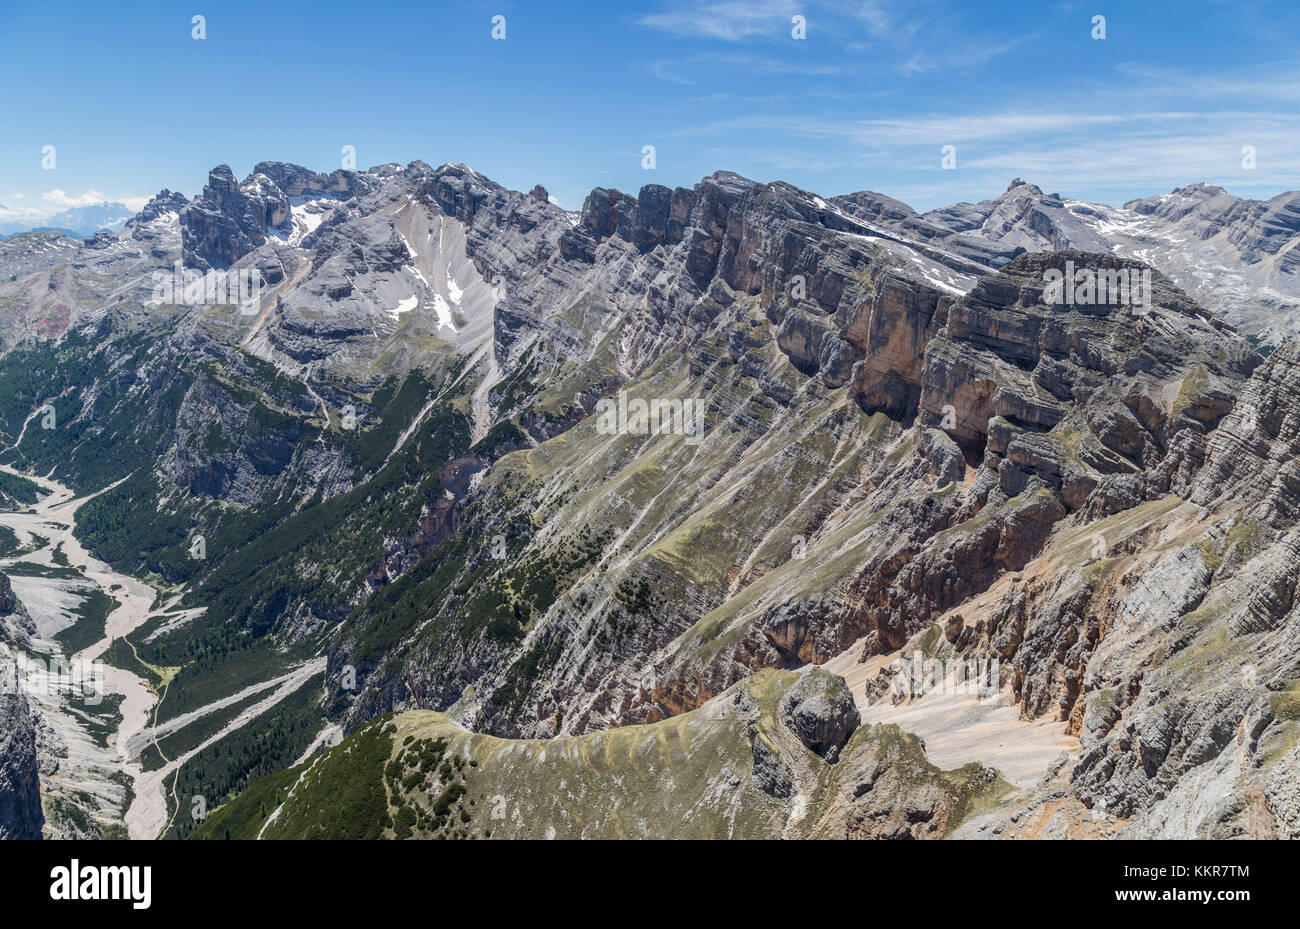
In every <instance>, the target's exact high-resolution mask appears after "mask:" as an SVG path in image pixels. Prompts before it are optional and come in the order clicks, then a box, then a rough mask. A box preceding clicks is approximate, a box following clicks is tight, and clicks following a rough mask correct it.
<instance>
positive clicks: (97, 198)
mask: <svg viewBox="0 0 1300 929" xmlns="http://www.w3.org/2000/svg"><path fill="white" fill-rule="evenodd" d="M41 199H42V200H43V201H45V203H46V204H48V205H49V206H51V207H53V208H54V209H55V210H68V209H71V208H72V207H76V206H94V205H95V204H97V203H105V202H107V201H108V198H107V197H105V196H104V195H103V194H102V193H100V192H99V191H98V190H87V191H86V192H85V193H84V194H82V195H81V196H79V197H70V196H68V195H67V194H66V193H64V192H63V191H62V190H59V189H58V188H55V189H54V190H47V191H45V193H43V194H41Z"/></svg>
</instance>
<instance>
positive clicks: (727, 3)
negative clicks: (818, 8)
mask: <svg viewBox="0 0 1300 929" xmlns="http://www.w3.org/2000/svg"><path fill="white" fill-rule="evenodd" d="M798 12H799V7H798V5H797V4H796V3H793V2H791V0H755V2H745V0H722V2H712V3H708V2H706V3H675V4H673V6H672V7H670V8H669V9H667V10H664V11H663V12H660V13H651V14H650V15H648V16H643V17H641V18H640V19H639V20H637V22H639V23H640V24H641V25H643V26H649V27H650V28H652V29H660V30H662V31H664V32H668V33H671V34H672V35H675V36H678V37H682V38H687V37H694V38H706V39H721V40H722V41H724V42H740V41H742V40H744V39H747V38H750V37H751V36H759V35H767V36H777V35H780V34H782V33H784V32H786V31H788V30H789V28H790V19H791V17H793V16H794V15H795V14H797V13H798Z"/></svg>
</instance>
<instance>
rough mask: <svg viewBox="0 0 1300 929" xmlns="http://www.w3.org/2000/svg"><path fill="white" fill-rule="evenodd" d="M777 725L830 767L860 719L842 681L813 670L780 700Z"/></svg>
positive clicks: (837, 677) (821, 671) (831, 675)
mask: <svg viewBox="0 0 1300 929" xmlns="http://www.w3.org/2000/svg"><path fill="white" fill-rule="evenodd" d="M781 722H783V723H785V725H786V726H787V727H788V728H789V729H790V731H791V732H793V733H794V734H795V735H797V736H798V737H799V741H800V742H802V743H803V744H804V745H805V746H806V747H807V748H808V749H809V751H812V752H814V753H815V754H817V755H820V756H821V757H822V758H825V759H826V760H827V761H829V762H830V763H831V764H834V763H835V762H836V761H838V760H839V755H840V749H842V748H843V747H844V744H845V743H846V742H848V740H849V736H851V735H853V732H854V730H856V729H857V728H858V726H860V725H861V724H862V717H861V716H860V715H859V714H858V708H857V705H856V704H855V703H854V702H853V695H852V694H851V693H849V688H848V685H846V684H845V683H844V678H842V677H839V676H838V675H834V674H831V673H829V672H827V671H823V670H821V669H820V668H817V669H813V670H810V671H808V672H807V673H805V674H802V675H800V677H799V679H798V680H797V681H796V682H795V683H794V685H793V686H792V687H791V688H790V690H789V691H788V692H787V693H786V695H785V696H784V697H783V698H782V699H781Z"/></svg>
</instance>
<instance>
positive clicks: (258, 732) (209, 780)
mask: <svg viewBox="0 0 1300 929" xmlns="http://www.w3.org/2000/svg"><path fill="white" fill-rule="evenodd" d="M320 687H321V678H320V677H315V678H312V679H311V680H310V681H308V682H307V683H306V684H304V685H303V686H302V687H301V688H299V689H298V690H297V691H296V692H294V693H293V694H291V695H290V696H288V697H286V698H285V700H284V701H283V702H281V703H280V704H279V705H278V706H276V707H275V708H274V709H273V710H270V711H268V712H267V713H264V714H263V715H261V716H259V717H258V718H257V719H255V720H253V721H252V722H250V723H249V724H248V725H246V726H244V727H243V728H241V729H238V730H236V731H235V732H232V733H230V734H229V735H228V736H226V737H225V738H224V739H221V740H220V741H219V742H216V743H215V744H213V745H210V746H208V747H207V748H205V749H204V750H203V751H201V752H199V753H198V754H197V755H195V756H194V757H193V758H192V759H191V760H190V761H189V763H188V764H185V765H182V766H181V768H180V769H179V770H178V771H177V772H176V774H175V775H174V776H173V777H172V778H171V779H170V780H169V781H168V782H167V783H168V785H169V786H174V790H175V794H176V796H177V797H178V798H180V805H179V810H178V812H177V815H176V816H175V817H174V819H173V822H172V825H171V828H170V829H169V830H168V831H167V832H166V833H165V836H166V837H167V838H186V837H187V836H188V835H189V834H190V833H191V832H193V831H194V829H195V827H196V825H198V824H196V823H195V822H194V821H193V819H191V818H190V815H189V810H190V808H191V806H190V805H191V803H192V802H193V798H195V797H203V798H204V799H205V800H206V801H207V806H208V809H209V810H212V809H213V808H215V807H216V806H218V805H220V804H222V803H225V802H227V801H229V800H230V799H231V798H233V797H235V796H236V795H238V794H240V792H241V791H243V790H244V788H245V787H247V786H248V785H249V784H251V783H253V782H254V781H256V780H258V779H259V778H263V777H266V776H267V775H275V776H277V777H278V776H280V775H281V774H283V773H284V772H285V769H286V768H288V767H289V766H291V765H292V764H293V763H294V762H295V761H296V760H297V759H298V758H299V757H301V755H302V753H303V752H305V751H306V750H307V746H308V745H310V744H311V741H312V739H313V738H315V736H316V733H317V731H318V730H319V729H320V722H319V720H320V716H321V709H320V700H321V690H320ZM211 728H213V729H216V728H219V726H212V727H211ZM267 812H268V813H269V812H270V810H268V811H267Z"/></svg>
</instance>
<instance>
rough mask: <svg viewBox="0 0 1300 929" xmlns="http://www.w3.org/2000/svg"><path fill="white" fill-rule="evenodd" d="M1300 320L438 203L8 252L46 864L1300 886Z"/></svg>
mask: <svg viewBox="0 0 1300 929" xmlns="http://www.w3.org/2000/svg"><path fill="white" fill-rule="evenodd" d="M178 267H179V268H181V269H184V270H188V271H192V272H196V273H204V272H211V275H210V277H211V278H217V277H219V276H220V275H222V274H228V273H247V274H249V275H253V276H255V277H256V278H257V279H258V280H260V281H261V282H262V284H261V287H260V292H259V293H258V294H257V299H256V302H255V303H254V304H252V305H244V306H240V305H237V304H236V305H231V304H214V303H211V302H204V301H202V300H197V301H196V300H189V299H183V300H182V299H179V298H178V296H177V293H178V292H179V291H180V290H184V288H176V289H170V290H169V289H166V288H163V289H162V290H161V291H160V289H159V281H161V280H165V279H168V277H169V276H171V275H175V274H176V273H177V268H178ZM1067 267H1068V268H1070V269H1088V270H1089V272H1090V273H1092V274H1093V275H1094V276H1096V277H1097V278H1099V279H1102V280H1105V279H1108V278H1109V279H1123V280H1138V279H1142V280H1145V281H1148V282H1149V283H1148V284H1147V288H1146V289H1148V290H1149V300H1147V301H1145V302H1144V303H1143V304H1142V305H1140V306H1138V305H1135V299H1134V295H1133V294H1128V295H1127V296H1126V297H1116V295H1115V294H1114V293H1113V292H1112V293H1110V294H1106V293H1103V292H1100V291H1097V292H1093V291H1091V290H1090V291H1089V294H1091V296H1088V297H1087V299H1075V300H1071V301H1066V302H1062V301H1059V300H1055V301H1054V300H1052V299H1050V298H1048V297H1045V295H1044V287H1045V281H1047V280H1049V279H1055V280H1058V281H1059V280H1060V279H1061V276H1062V274H1063V273H1064V272H1065V271H1066V269H1067ZM1298 272H1300V193H1289V194H1284V195H1281V196H1279V197H1276V198H1274V199H1273V200H1270V201H1267V202H1260V201H1250V200H1241V199H1238V198H1236V197H1233V196H1231V195H1229V194H1228V193H1226V192H1225V191H1223V190H1221V189H1219V188H1215V187H1210V186H1207V185H1194V186H1191V187H1185V188H1181V189H1178V190H1175V191H1173V192H1172V193H1169V194H1161V195H1157V196H1152V197H1149V198H1146V199H1142V200H1137V201H1133V202H1130V203H1128V204H1126V205H1124V207H1123V208H1114V207H1110V206H1105V205H1099V204H1091V203H1085V202H1081V201H1077V200H1072V199H1070V198H1068V197H1062V196H1060V195H1057V194H1045V193H1043V191H1041V190H1040V189H1039V188H1037V187H1035V186H1034V185H1032V184H1029V183H1025V182H1023V181H1020V180H1016V181H1014V182H1012V184H1011V186H1010V187H1009V188H1008V189H1007V191H1006V192H1005V193H1004V194H1003V195H1002V196H1000V197H998V198H997V199H995V200H988V201H984V202H980V203H974V204H971V203H959V204H956V205H954V206H951V207H947V208H944V209H938V210H934V211H931V212H928V213H924V214H921V213H917V212H915V211H913V210H912V209H910V208H909V207H907V206H906V205H905V204H903V203H901V202H899V201H897V200H894V199H891V198H889V197H887V196H884V195H881V194H877V193H872V192H869V191H863V192H859V193H854V194H850V195H847V196H839V197H833V198H828V199H823V198H822V197H819V196H816V195H814V194H812V193H809V192H805V191H803V190H799V189H797V188H795V187H792V186H790V185H787V184H784V183H767V184H764V183H756V182H753V181H750V180H747V179H745V178H743V177H740V176H738V175H735V174H731V173H727V172H719V173H716V174H714V175H712V176H710V177H707V178H704V179H703V180H701V181H700V182H699V183H698V184H696V185H695V186H694V187H693V188H691V189H685V188H677V189H669V188H667V187H662V186H657V185H653V184H652V185H648V186H646V187H643V188H642V189H641V190H640V192H639V193H637V194H635V195H633V194H626V193H622V192H620V191H617V190H606V189H600V188H597V189H595V190H593V191H592V192H591V193H590V194H589V195H588V196H587V198H586V201H585V203H583V205H582V208H581V210H580V211H577V212H571V211H566V210H565V209H563V208H561V207H560V206H559V205H558V204H556V203H555V202H553V201H552V199H551V198H550V197H549V196H548V194H547V192H546V190H545V189H543V188H542V187H540V186H538V187H536V188H534V189H533V190H532V191H530V192H527V193H521V192H516V191H511V190H507V189H505V188H503V187H501V186H499V185H497V184H495V183H493V182H492V181H491V180H489V179H488V178H486V177H483V176H482V175H480V174H478V173H477V172H475V171H474V170H473V169H471V168H469V167H466V166H463V165H456V164H447V165H443V166H442V167H438V168H433V167H430V166H429V165H427V164H424V163H423V162H418V161H417V162H413V163H411V164H409V165H407V166H405V167H402V166H399V165H391V164H390V165H383V166H380V167H376V168H372V169H370V170H368V171H364V172H358V171H346V170H340V171H335V172H333V173H330V174H318V173H316V172H313V171H311V170H308V169H306V168H302V167H298V166H296V165H291V164H285V163H280V162H264V163H261V164H258V165H257V166H256V167H255V168H254V169H253V172H252V173H251V174H250V175H249V176H248V177H247V178H246V179H245V180H243V181H242V182H241V181H239V180H237V179H236V177H235V175H234V173H233V172H232V171H231V169H230V168H229V167H227V166H225V165H222V166H219V167H216V168H214V169H213V170H212V171H211V173H210V176H209V180H208V183H207V186H206V187H204V189H203V190H202V192H201V193H199V194H198V195H197V196H196V197H194V198H193V199H189V198H187V197H185V196H183V195H181V194H178V193H172V192H170V191H166V190H164V191H162V192H161V193H160V194H158V195H157V196H156V197H154V198H153V199H152V200H151V201H150V202H149V203H148V205H147V206H145V207H144V209H143V210H142V211H141V212H139V213H138V214H136V215H135V216H134V217H133V218H131V219H130V220H129V221H128V222H127V223H126V225H125V227H124V228H122V229H121V230H120V231H111V230H105V231H101V232H98V233H95V234H93V235H90V236H89V237H88V238H85V239H84V240H82V239H75V238H71V237H68V236H65V235H63V234H61V233H59V232H53V231H37V232H28V233H23V234H19V235H14V236H10V237H8V238H4V239H3V240H0V350H2V352H3V354H2V355H0V445H2V446H3V449H4V451H3V454H2V455H0V682H8V686H5V687H4V688H0V836H4V837H29V838H36V837H41V836H44V837H51V838H60V837H81V838H87V837H120V836H130V837H133V838H160V837H166V838H199V839H225V838H267V839H270V838H307V837H315V838H435V837H452V838H479V837H492V838H508V837H537V838H541V837H559V838H573V837H609V838H625V837H626V838H632V837H713V838H722V837H736V838H755V837H791V838H798V837H837V838H843V837H851V838H970V839H975V838H983V839H1006V838H1020V839H1025V838H1040V837H1041V838H1062V837H1071V838H1108V837H1112V836H1120V837H1171V838H1173V837H1178V838H1192V837H1198V838H1199V837H1203V838H1216V837H1281V838H1295V837H1300V604H1298V603H1297V599H1298V598H1297V593H1298V591H1297V585H1300V343H1297V342H1295V341H1291V339H1292V338H1293V337H1294V336H1298V335H1300V313H1297V310H1298V309H1300V273H1298ZM192 276H196V275H192ZM1072 277H1073V274H1072ZM1136 292H1137V288H1134V293H1136ZM160 293H162V294H163V297H162V298H160V297H159V294H160ZM1085 296H1087V295H1085ZM620 404H621V406H620ZM696 404H699V407H698V408H697V407H696ZM616 407H617V408H618V410H619V412H620V415H619V417H618V420H619V425H618V427H617V428H606V426H607V424H606V423H604V422H603V421H602V414H601V412H600V410H602V409H604V410H606V411H608V410H610V409H614V408H616ZM647 407H648V408H649V409H650V410H652V411H653V410H655V409H656V408H658V409H659V410H661V411H662V410H664V409H669V410H672V409H677V410H682V409H685V410H688V411H693V410H695V409H698V410H699V411H701V412H702V416H701V417H700V422H701V423H702V429H701V430H700V431H699V432H698V433H695V434H692V433H691V432H690V431H689V430H688V431H687V434H682V433H681V431H680V430H672V429H655V428H646V427H645V426H644V423H641V424H638V423H637V422H635V419H636V417H635V416H634V415H631V414H629V415H627V416H624V415H623V413H624V411H629V410H630V411H635V410H639V409H644V408H647ZM686 419H687V421H688V424H689V423H691V422H694V418H693V414H692V413H688V415H687V417H686ZM85 666H98V667H100V668H101V674H100V676H101V678H102V680H101V681H100V682H99V685H98V687H97V688H88V687H86V686H83V685H81V684H76V683H74V684H73V685H71V686H64V675H63V671H64V670H65V669H66V668H69V667H70V668H72V669H73V671H74V672H75V670H76V669H77V668H78V667H85ZM917 668H921V669H924V670H922V671H921V672H920V673H914V672H913V670H911V669H917ZM970 668H975V669H978V670H977V671H976V673H975V676H974V678H963V673H964V670H965V669H970ZM934 669H938V670H937V671H935V670H934ZM955 669H956V670H955ZM900 681H903V682H905V684H906V686H900ZM14 685H16V686H14Z"/></svg>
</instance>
